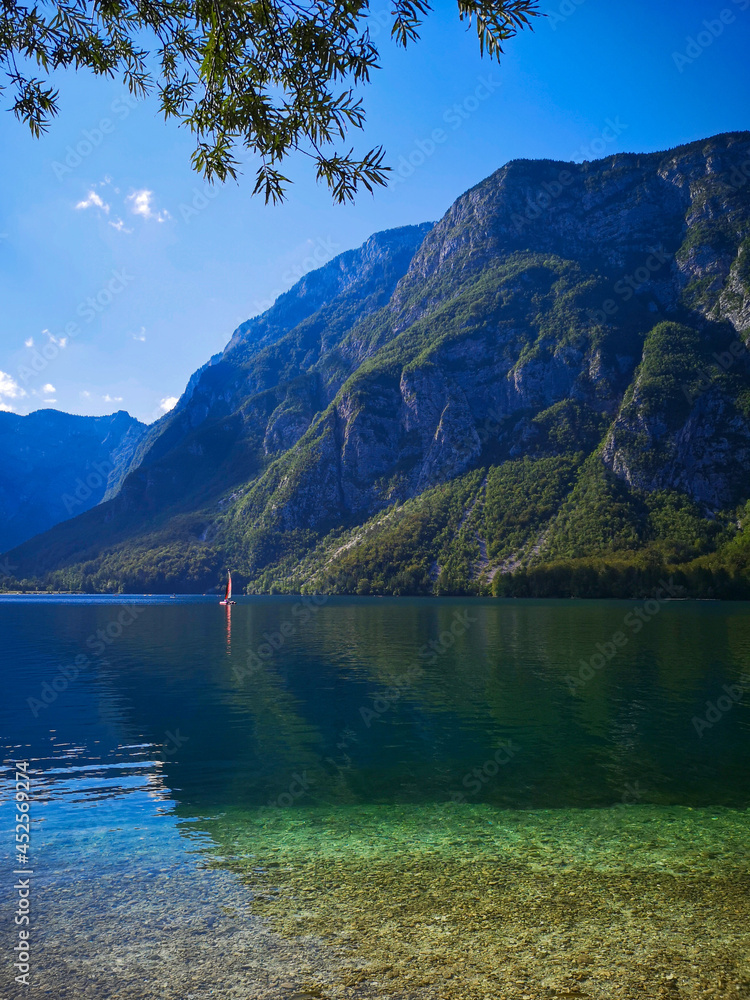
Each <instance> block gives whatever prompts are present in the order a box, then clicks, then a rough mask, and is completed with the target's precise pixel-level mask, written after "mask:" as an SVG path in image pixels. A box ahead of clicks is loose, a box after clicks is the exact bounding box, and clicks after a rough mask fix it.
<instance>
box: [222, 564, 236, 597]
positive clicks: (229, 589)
mask: <svg viewBox="0 0 750 1000" xmlns="http://www.w3.org/2000/svg"><path fill="white" fill-rule="evenodd" d="M236 603H237V601H233V600H232V574H231V572H230V573H228V574H227V589H226V591H225V592H224V600H223V601H219V604H236Z"/></svg>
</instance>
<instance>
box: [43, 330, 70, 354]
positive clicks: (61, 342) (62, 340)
mask: <svg viewBox="0 0 750 1000" xmlns="http://www.w3.org/2000/svg"><path fill="white" fill-rule="evenodd" d="M42 333H46V334H47V336H48V338H49V342H50V344H56V345H57V346H58V347H59V348H61V349H62V348H63V347H65V346H66V345H67V343H68V338H67V337H56V336H55V335H54V333H50V332H49V330H42Z"/></svg>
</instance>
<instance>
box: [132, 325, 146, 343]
mask: <svg viewBox="0 0 750 1000" xmlns="http://www.w3.org/2000/svg"><path fill="white" fill-rule="evenodd" d="M131 336H132V337H133V340H140V341H141V343H143V341H144V340H145V339H146V327H145V326H142V327H141V328H140V330H139V331H138V333H134V334H131Z"/></svg>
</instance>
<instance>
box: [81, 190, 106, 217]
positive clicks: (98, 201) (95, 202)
mask: <svg viewBox="0 0 750 1000" xmlns="http://www.w3.org/2000/svg"><path fill="white" fill-rule="evenodd" d="M92 207H95V208H100V209H101V210H102V212H104V213H105V214H106V213H108V212H109V205H108V204H107V203H106V201H104V200H103V199H102V198H101V197H100V196H99V195H98V194H97V193H96V191H94V190H93V189H92V190H91V191H89V193H88V195H87V196H86V197H85V198H84V200H83V201H79V202H78V204H77V205H76V208H77V209H81V208H92Z"/></svg>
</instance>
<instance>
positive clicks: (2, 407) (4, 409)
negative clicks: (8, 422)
mask: <svg viewBox="0 0 750 1000" xmlns="http://www.w3.org/2000/svg"><path fill="white" fill-rule="evenodd" d="M0 412H1V413H12V412H13V407H12V406H8V404H7V403H3V402H1V401H0Z"/></svg>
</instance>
